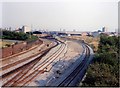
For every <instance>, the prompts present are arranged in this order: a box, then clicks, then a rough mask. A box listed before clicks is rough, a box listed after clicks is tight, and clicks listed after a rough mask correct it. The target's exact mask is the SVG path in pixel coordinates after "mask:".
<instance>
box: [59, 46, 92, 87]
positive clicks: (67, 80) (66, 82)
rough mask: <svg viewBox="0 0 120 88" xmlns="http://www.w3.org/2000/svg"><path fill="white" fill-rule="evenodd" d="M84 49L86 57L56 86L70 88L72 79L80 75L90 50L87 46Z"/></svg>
mask: <svg viewBox="0 0 120 88" xmlns="http://www.w3.org/2000/svg"><path fill="white" fill-rule="evenodd" d="M85 47H86V55H85V57H84V59H83V61H82V63H80V64H79V65H78V66H77V67H76V68H75V69H74V70H73V72H72V73H70V74H69V75H68V76H67V77H66V78H65V79H64V80H63V81H62V82H61V83H59V84H58V85H57V86H70V85H71V83H72V82H73V81H74V79H75V78H76V77H77V75H78V74H80V71H81V70H82V69H83V68H84V66H85V63H86V62H87V59H88V58H89V56H90V50H89V47H88V46H87V45H85Z"/></svg>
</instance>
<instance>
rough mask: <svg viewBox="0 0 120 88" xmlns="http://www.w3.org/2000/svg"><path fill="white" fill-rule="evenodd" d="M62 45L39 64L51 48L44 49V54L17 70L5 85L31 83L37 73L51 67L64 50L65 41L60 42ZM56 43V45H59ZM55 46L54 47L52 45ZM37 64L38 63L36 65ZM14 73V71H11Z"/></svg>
mask: <svg viewBox="0 0 120 88" xmlns="http://www.w3.org/2000/svg"><path fill="white" fill-rule="evenodd" d="M60 44H61V46H60V47H59V49H58V50H57V51H55V52H54V53H53V54H52V55H51V56H49V57H48V58H46V59H45V60H44V61H42V64H38V63H39V61H40V60H41V58H42V56H44V55H45V54H47V52H49V50H50V49H49V50H46V51H44V53H43V55H42V56H41V57H39V58H37V59H35V60H34V61H32V62H30V63H28V64H26V65H24V66H22V67H21V68H19V69H17V70H16V72H15V73H16V75H14V76H13V77H11V79H9V80H8V81H7V82H4V84H3V86H24V85H26V84H27V83H29V82H30V81H31V80H33V79H34V78H35V77H37V75H39V74H41V73H44V72H45V71H46V68H47V67H49V66H50V65H51V64H52V62H53V61H54V60H55V59H56V58H57V57H58V56H59V55H60V54H61V53H62V51H63V50H64V48H65V44H64V43H60ZM57 45H58V44H57ZM57 45H56V46H57ZM52 48H53V47H52ZM36 64H38V65H37V66H36ZM11 74H12V73H11ZM4 78H6V79H7V75H6V76H4V77H3V79H4Z"/></svg>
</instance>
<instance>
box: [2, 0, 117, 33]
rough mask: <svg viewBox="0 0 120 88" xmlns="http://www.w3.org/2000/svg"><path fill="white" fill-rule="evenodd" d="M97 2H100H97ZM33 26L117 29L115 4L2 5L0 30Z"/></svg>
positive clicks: (49, 3) (71, 28) (53, 3)
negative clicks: (2, 28)
mask: <svg viewBox="0 0 120 88" xmlns="http://www.w3.org/2000/svg"><path fill="white" fill-rule="evenodd" d="M98 1H99V0H98ZM31 24H32V25H33V28H36V29H47V30H60V28H61V29H65V30H67V31H70V30H74V29H75V30H76V31H95V30H97V29H99V28H101V27H102V26H105V27H106V28H107V29H108V30H109V31H114V30H115V29H117V28H118V3H117V1H114V2H103V1H102V2H74V1H70V2H69V1H67V2H64V1H59V2H57V1H55V0H54V1H52V2H48V1H46V2H3V4H2V27H9V26H11V27H12V28H16V27H21V26H22V25H28V26H31Z"/></svg>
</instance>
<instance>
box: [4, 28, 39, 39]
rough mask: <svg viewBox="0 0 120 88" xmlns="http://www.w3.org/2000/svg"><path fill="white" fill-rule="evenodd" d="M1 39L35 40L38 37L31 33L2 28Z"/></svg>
mask: <svg viewBox="0 0 120 88" xmlns="http://www.w3.org/2000/svg"><path fill="white" fill-rule="evenodd" d="M2 39H10V40H26V41H34V40H37V39H38V37H37V36H34V35H32V34H31V33H29V34H28V33H23V32H14V31H8V30H3V31H2Z"/></svg>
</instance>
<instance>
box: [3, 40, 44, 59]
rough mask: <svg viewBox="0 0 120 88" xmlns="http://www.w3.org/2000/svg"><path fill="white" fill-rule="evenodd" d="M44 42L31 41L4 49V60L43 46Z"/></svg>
mask: <svg viewBox="0 0 120 88" xmlns="http://www.w3.org/2000/svg"><path fill="white" fill-rule="evenodd" d="M42 43H43V41H41V40H35V41H29V42H21V43H18V44H14V45H11V46H9V47H5V48H2V58H3V59H4V58H5V57H8V56H11V55H14V54H17V53H20V52H22V51H25V50H28V49H30V48H32V47H33V46H35V45H38V44H39V45H41V44H42Z"/></svg>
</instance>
